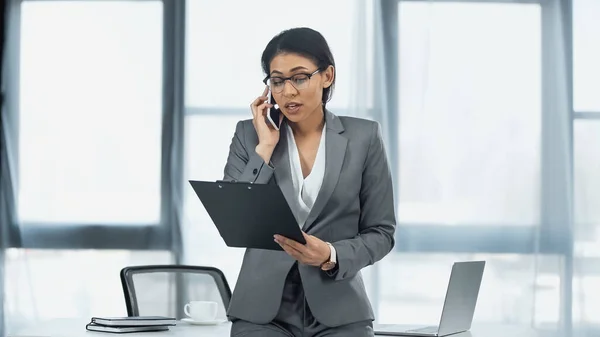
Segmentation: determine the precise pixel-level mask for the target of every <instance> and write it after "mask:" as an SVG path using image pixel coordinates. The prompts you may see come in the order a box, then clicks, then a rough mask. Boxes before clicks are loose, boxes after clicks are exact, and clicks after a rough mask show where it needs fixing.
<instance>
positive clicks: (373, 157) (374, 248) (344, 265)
mask: <svg viewBox="0 0 600 337" xmlns="http://www.w3.org/2000/svg"><path fill="white" fill-rule="evenodd" d="M373 124H374V127H373V132H372V137H371V142H370V145H369V150H368V152H367V157H366V161H365V166H364V169H363V173H362V186H361V188H360V208H361V211H360V212H361V213H360V222H359V233H358V235H357V236H356V237H354V238H352V239H347V240H341V241H337V242H334V243H332V245H333V246H334V247H335V250H336V255H337V266H336V268H335V269H334V270H333V271H332V272H331V273H329V276H331V277H333V278H335V280H343V279H345V278H349V277H352V276H354V275H356V274H357V273H358V271H359V270H361V269H362V268H364V267H366V266H369V265H372V264H374V263H375V262H377V261H379V260H381V259H382V258H383V257H384V256H386V255H387V254H388V253H389V252H390V251H391V250H392V248H393V247H394V244H395V240H394V233H395V230H396V215H395V207H394V205H395V203H394V192H393V184H392V177H391V173H390V168H389V163H388V159H387V156H386V152H385V147H384V144H383V139H382V137H381V127H380V125H379V123H373Z"/></svg>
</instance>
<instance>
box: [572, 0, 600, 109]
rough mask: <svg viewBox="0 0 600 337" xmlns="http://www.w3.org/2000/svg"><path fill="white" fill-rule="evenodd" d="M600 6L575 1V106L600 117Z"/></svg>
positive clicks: (591, 1) (592, 0)
mask: <svg viewBox="0 0 600 337" xmlns="http://www.w3.org/2000/svg"><path fill="white" fill-rule="evenodd" d="M598 17H600V2H598V1H596V0H573V87H574V88H573V89H574V96H573V105H574V109H575V111H584V112H598V113H600V96H599V95H598V87H600V64H599V63H598V60H600V40H599V39H598V36H600V21H598Z"/></svg>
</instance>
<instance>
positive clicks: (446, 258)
mask: <svg viewBox="0 0 600 337" xmlns="http://www.w3.org/2000/svg"><path fill="white" fill-rule="evenodd" d="M469 260H484V261H486V266H485V271H484V275H483V280H482V283H481V288H480V291H479V297H478V300H477V310H476V311H475V318H474V321H475V322H478V323H484V322H485V323H505V324H517V325H519V324H523V325H528V324H530V323H531V322H533V323H534V325H535V327H537V328H540V327H542V328H550V329H555V328H556V327H557V323H558V321H559V312H560V311H559V308H560V302H559V299H560V274H561V270H562V269H561V268H562V258H561V257H560V256H555V255H543V256H535V255H520V254H475V253H471V254H447V253H444V254H422V253H416V254H399V253H392V254H390V255H389V256H387V257H386V258H385V259H384V260H382V261H381V265H380V271H381V272H383V273H384V274H383V275H381V276H380V278H379V279H380V293H379V299H380V306H379V313H380V315H379V317H378V322H379V323H400V324H414V323H415V322H421V323H424V324H433V325H437V324H439V319H440V315H441V313H442V307H443V304H444V296H445V295H446V289H447V287H448V281H449V277H450V272H451V270H452V264H453V263H454V262H455V261H469ZM399 266H400V267H399ZM536 270H537V272H536ZM532 307H535V308H536V309H535V310H532Z"/></svg>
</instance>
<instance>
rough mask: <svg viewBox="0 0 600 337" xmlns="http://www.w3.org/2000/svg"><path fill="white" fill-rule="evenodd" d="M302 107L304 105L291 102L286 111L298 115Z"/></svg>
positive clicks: (286, 106)
mask: <svg viewBox="0 0 600 337" xmlns="http://www.w3.org/2000/svg"><path fill="white" fill-rule="evenodd" d="M301 106H302V104H300V103H297V102H289V103H287V104H286V105H285V109H286V110H287V112H289V113H296V112H298V111H299V110H300V107H301Z"/></svg>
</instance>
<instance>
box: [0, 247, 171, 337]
mask: <svg viewBox="0 0 600 337" xmlns="http://www.w3.org/2000/svg"><path fill="white" fill-rule="evenodd" d="M4 259H5V261H4V262H5V263H6V264H5V268H6V269H5V275H6V278H5V283H4V287H5V288H4V289H3V291H4V296H5V297H4V305H5V307H4V312H5V315H6V320H5V322H6V323H7V326H6V328H7V331H8V333H9V335H10V334H11V333H16V332H17V331H19V330H20V329H22V328H24V327H26V326H30V325H31V324H32V323H35V322H36V321H44V320H51V319H57V318H80V319H90V318H91V317H92V316H111V317H112V316H127V308H126V306H125V300H124V297H123V296H124V295H123V288H122V287H121V281H120V278H119V272H120V271H121V269H122V268H124V267H127V266H132V265H144V264H170V263H172V255H171V253H170V252H168V251H131V250H102V251H98V250H30V249H8V250H7V251H6V254H5V255H4Z"/></svg>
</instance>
